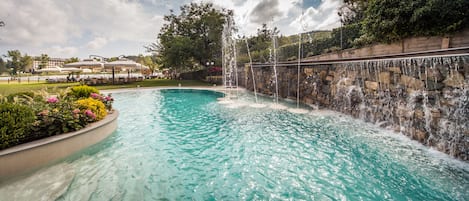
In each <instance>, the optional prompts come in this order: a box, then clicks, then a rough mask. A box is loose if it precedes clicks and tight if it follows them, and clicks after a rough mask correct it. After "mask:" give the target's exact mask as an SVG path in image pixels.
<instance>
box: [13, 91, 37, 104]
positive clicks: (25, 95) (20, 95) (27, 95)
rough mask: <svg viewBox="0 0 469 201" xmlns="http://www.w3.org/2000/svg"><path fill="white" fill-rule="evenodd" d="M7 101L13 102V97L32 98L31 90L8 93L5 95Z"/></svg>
mask: <svg viewBox="0 0 469 201" xmlns="http://www.w3.org/2000/svg"><path fill="white" fill-rule="evenodd" d="M6 98H7V100H8V102H13V101H14V99H15V98H31V99H32V98H34V93H33V92H30V91H28V92H18V93H13V94H10V95H8V96H7V97H6Z"/></svg>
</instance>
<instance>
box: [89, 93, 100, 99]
mask: <svg viewBox="0 0 469 201" xmlns="http://www.w3.org/2000/svg"><path fill="white" fill-rule="evenodd" d="M90 96H91V98H94V99H100V97H101V95H99V94H97V93H91V94H90Z"/></svg>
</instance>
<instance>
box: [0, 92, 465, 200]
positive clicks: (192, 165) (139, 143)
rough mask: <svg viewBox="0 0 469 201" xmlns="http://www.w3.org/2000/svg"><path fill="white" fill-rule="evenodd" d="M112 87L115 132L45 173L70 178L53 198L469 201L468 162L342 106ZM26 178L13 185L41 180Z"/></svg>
mask: <svg viewBox="0 0 469 201" xmlns="http://www.w3.org/2000/svg"><path fill="white" fill-rule="evenodd" d="M113 96H114V97H115V99H116V102H115V108H117V109H118V110H119V111H120V117H119V128H118V129H117V131H116V133H114V134H113V135H112V136H111V137H110V138H108V139H107V140H105V141H104V142H102V143H100V144H98V145H96V146H93V147H91V148H90V149H87V150H85V151H83V152H82V153H79V154H76V155H74V156H72V157H70V158H69V159H67V160H65V161H64V162H63V164H65V165H62V166H60V168H59V171H49V172H53V173H44V174H50V176H49V177H51V180H53V179H54V178H62V180H64V179H63V178H69V180H71V181H70V183H67V182H63V183H64V185H66V186H67V188H66V189H65V190H64V192H63V195H61V196H60V197H59V199H58V200H469V194H468V193H467V191H468V189H469V171H468V170H469V168H468V164H467V163H464V162H460V161H456V160H454V159H450V158H448V157H446V156H445V155H444V154H441V153H439V152H436V151H432V150H431V149H428V148H425V147H423V146H420V145H418V144H417V143H414V142H412V141H410V140H408V139H407V138H405V137H402V136H400V135H398V134H396V133H392V132H389V131H386V130H382V129H380V128H377V127H375V126H374V125H371V124H367V123H363V122H361V121H359V120H355V119H352V118H350V117H347V116H344V115H340V114H337V113H333V112H327V111H313V112H311V113H309V114H301V115H300V114H292V113H289V112H288V111H285V110H273V109H269V108H267V107H266V108H251V107H247V106H246V107H240V108H230V107H229V106H227V105H221V104H219V103H218V102H217V98H219V97H221V94H220V93H216V92H211V91H203V90H178V89H168V90H142V91H134V92H125V93H115V94H113ZM241 99H243V100H244V101H245V102H249V101H251V100H252V97H251V96H250V95H249V94H243V96H242V98H241ZM264 101H267V100H264ZM51 168H54V167H51ZM57 174H59V175H61V176H60V177H59V176H57ZM64 175H65V176H64ZM67 175H72V176H67ZM32 177H35V176H32ZM36 177H38V178H40V176H36ZM37 180H40V179H37ZM31 181H32V180H31V179H30V180H26V181H18V182H16V183H13V184H12V185H14V186H18V188H19V189H20V190H25V189H26V188H27V187H26V186H27V185H32V187H29V189H40V188H44V187H41V186H42V185H40V184H34V183H35V182H31ZM21 182H23V183H21ZM37 183H39V181H38V182H37ZM51 183H54V181H52V182H51ZM56 183H57V182H56ZM58 183H60V182H59V181H58ZM3 188H4V189H5V188H6V187H3ZM18 188H17V189H18ZM2 192H3V193H5V191H1V189H0V194H1V193H2ZM23 193H24V192H23ZM61 193H62V192H60V194H61ZM4 197H5V196H4ZM4 197H3V198H4ZM0 198H1V196H0Z"/></svg>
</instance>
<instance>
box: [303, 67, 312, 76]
mask: <svg viewBox="0 0 469 201" xmlns="http://www.w3.org/2000/svg"><path fill="white" fill-rule="evenodd" d="M304 72H305V74H306V75H308V76H309V75H312V74H313V73H314V70H313V69H312V68H305V70H304Z"/></svg>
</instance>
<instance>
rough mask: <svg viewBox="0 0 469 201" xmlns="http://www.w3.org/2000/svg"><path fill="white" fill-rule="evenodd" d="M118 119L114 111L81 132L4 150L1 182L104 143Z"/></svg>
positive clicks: (1, 163) (0, 166)
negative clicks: (2, 179) (3, 179)
mask: <svg viewBox="0 0 469 201" xmlns="http://www.w3.org/2000/svg"><path fill="white" fill-rule="evenodd" d="M118 116H119V112H118V111H116V110H115V111H114V112H113V113H112V114H108V115H107V116H106V118H104V119H103V120H101V121H98V122H95V123H92V124H90V125H88V126H87V127H85V128H83V129H81V130H78V131H74V132H70V133H66V134H62V135H56V136H51V137H48V138H44V139H40V140H36V141H33V142H29V143H25V144H21V145H18V146H14V147H11V148H8V149H5V150H1V151H0V179H1V178H8V177H12V176H15V175H19V174H22V173H26V172H28V171H31V170H34V169H36V168H38V167H40V166H43V165H46V164H48V163H50V162H52V161H55V160H59V159H62V158H65V157H66V156H69V155H71V154H73V153H75V152H77V151H79V150H82V149H84V148H86V147H89V146H91V145H93V144H96V143H98V142H100V141H102V140H103V139H105V138H106V137H108V136H109V135H111V134H112V133H113V132H114V131H115V130H116V128H117V117H118Z"/></svg>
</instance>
